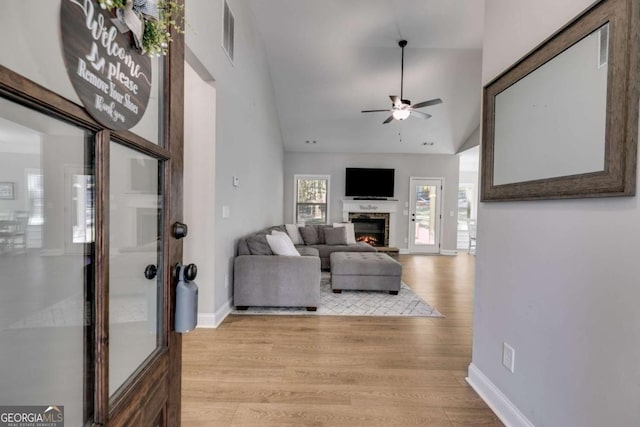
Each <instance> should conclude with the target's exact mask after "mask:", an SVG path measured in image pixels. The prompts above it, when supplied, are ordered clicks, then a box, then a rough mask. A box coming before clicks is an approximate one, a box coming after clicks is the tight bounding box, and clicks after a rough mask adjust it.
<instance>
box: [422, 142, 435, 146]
mask: <svg viewBox="0 0 640 427" xmlns="http://www.w3.org/2000/svg"><path fill="white" fill-rule="evenodd" d="M422 145H428V146H430V147H431V146H432V145H436V143H435V142H433V141H427V142H423V143H422Z"/></svg>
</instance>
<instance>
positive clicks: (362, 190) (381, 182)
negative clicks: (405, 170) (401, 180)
mask: <svg viewBox="0 0 640 427" xmlns="http://www.w3.org/2000/svg"><path fill="white" fill-rule="evenodd" d="M394 176H395V169H370V168H347V171H346V177H345V194H344V195H345V196H347V197H365V198H366V197H371V198H387V197H393V184H394V182H393V181H394Z"/></svg>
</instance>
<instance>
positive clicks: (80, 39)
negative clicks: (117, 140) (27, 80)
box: [60, 0, 152, 130]
mask: <svg viewBox="0 0 640 427" xmlns="http://www.w3.org/2000/svg"><path fill="white" fill-rule="evenodd" d="M112 18H113V16H112V15H111V14H110V12H108V11H106V10H103V9H101V8H100V6H99V5H98V3H97V2H96V1H94V0H62V3H61V6H60V30H61V36H62V50H63V55H64V63H65V66H66V68H67V74H68V75H69V79H70V80H71V84H72V85H73V88H74V90H75V91H76V94H77V95H78V97H79V98H80V100H81V101H82V103H83V104H84V106H85V107H86V109H87V111H88V112H89V114H91V116H92V117H93V118H94V119H96V120H97V121H98V122H99V123H100V124H102V125H104V126H106V127H108V128H109V129H114V130H125V129H130V128H131V127H133V126H135V125H136V123H138V122H139V121H140V119H141V118H142V116H143V115H144V113H145V111H146V109H147V104H148V103H149V95H150V94H151V77H152V76H151V59H149V57H148V56H146V55H142V54H141V53H140V52H138V51H137V50H136V49H132V48H131V40H130V35H129V33H126V34H123V33H120V32H119V31H118V28H117V27H116V26H115V24H113V22H112V21H111V19H112Z"/></svg>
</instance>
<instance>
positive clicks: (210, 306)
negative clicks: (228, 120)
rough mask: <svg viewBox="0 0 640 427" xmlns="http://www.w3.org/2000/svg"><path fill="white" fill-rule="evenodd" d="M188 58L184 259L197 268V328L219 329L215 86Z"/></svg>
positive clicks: (185, 109) (185, 94) (196, 62)
mask: <svg viewBox="0 0 640 427" xmlns="http://www.w3.org/2000/svg"><path fill="white" fill-rule="evenodd" d="M214 84H215V82H214V79H213V77H212V76H211V75H210V74H209V73H208V72H207V70H206V69H205V67H204V66H203V65H202V64H200V63H199V62H198V60H197V59H196V58H195V57H193V56H192V55H188V57H187V61H186V62H185V64H184V87H185V91H184V190H183V191H184V193H183V197H184V219H185V223H186V224H187V225H188V226H189V231H190V233H189V238H188V239H185V242H184V259H188V260H189V262H193V263H195V264H196V265H198V266H200V267H201V268H200V270H199V272H198V286H199V298H198V299H199V304H198V311H199V313H200V315H199V316H198V324H199V325H200V326H205V327H206V326H217V325H216V323H217V322H216V319H215V315H214V312H215V310H214V307H215V305H214V302H215V288H214V281H215V275H214V274H215V271H214V264H215V263H213V262H211V260H213V259H215V239H214V229H215V217H216V206H215V188H216V186H215V178H216V174H215V170H216V169H215V164H216V159H215V155H216V88H215V86H214Z"/></svg>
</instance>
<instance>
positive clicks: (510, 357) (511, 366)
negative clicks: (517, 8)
mask: <svg viewBox="0 0 640 427" xmlns="http://www.w3.org/2000/svg"><path fill="white" fill-rule="evenodd" d="M502 364H503V365H504V367H505V368H507V369H508V370H509V371H510V372H511V373H512V374H513V372H514V371H515V369H516V351H515V350H514V349H513V347H511V346H510V345H509V344H507V343H506V342H503V343H502Z"/></svg>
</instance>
